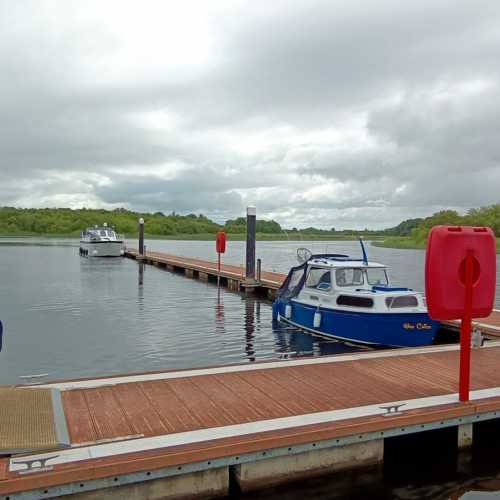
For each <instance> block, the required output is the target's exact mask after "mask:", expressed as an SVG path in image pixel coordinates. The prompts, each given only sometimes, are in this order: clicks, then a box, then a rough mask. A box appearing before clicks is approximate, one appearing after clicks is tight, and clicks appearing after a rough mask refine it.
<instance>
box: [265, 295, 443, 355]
mask: <svg viewBox="0 0 500 500" xmlns="http://www.w3.org/2000/svg"><path fill="white" fill-rule="evenodd" d="M287 305H290V306H291V311H290V310H289V313H291V314H289V315H288V317H287V315H286V312H287V311H286V306H287ZM316 312H319V313H320V315H321V319H320V322H319V326H315V323H314V314H315V313H316ZM273 315H274V317H275V318H277V319H279V320H280V321H284V322H287V323H290V324H292V325H294V326H297V327H299V328H303V329H305V330H308V331H310V332H313V333H316V334H318V335H323V336H326V337H334V338H337V339H340V340H346V341H349V342H356V343H358V344H369V345H380V346H391V347H417V346H423V345H429V344H431V343H432V341H433V340H434V337H435V336H436V333H437V330H438V329H439V323H438V322H437V321H434V320H432V319H431V318H430V317H429V315H428V314H426V313H359V312H350V311H343V310H338V309H330V308H322V307H320V308H318V307H314V306H310V305H306V304H302V303H300V302H297V301H293V300H283V299H278V300H276V301H275V302H274V304H273Z"/></svg>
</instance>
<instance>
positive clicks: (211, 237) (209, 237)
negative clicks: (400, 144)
mask: <svg viewBox="0 0 500 500" xmlns="http://www.w3.org/2000/svg"><path fill="white" fill-rule="evenodd" d="M226 234H227V239H228V240H229V241H245V240H246V234H244V233H226ZM79 237H80V235H79V234H75V233H70V234H38V233H16V234H0V240H1V239H2V238H5V239H7V238H53V239H57V238H72V239H78V238H79ZM137 237H138V235H137V234H125V238H126V239H137ZM145 238H146V239H149V240H199V241H215V234H213V233H198V234H183V233H178V234H170V235H158V234H147V233H146V234H145ZM358 238H359V236H358V235H355V234H354V235H338V236H337V235H331V234H325V235H324V234H312V233H311V234H302V235H297V233H294V232H290V233H287V234H285V233H277V234H276V233H257V240H258V241H298V242H300V241H356V240H358ZM364 238H365V239H367V240H370V241H371V240H379V239H381V238H383V236H379V235H369V236H364Z"/></svg>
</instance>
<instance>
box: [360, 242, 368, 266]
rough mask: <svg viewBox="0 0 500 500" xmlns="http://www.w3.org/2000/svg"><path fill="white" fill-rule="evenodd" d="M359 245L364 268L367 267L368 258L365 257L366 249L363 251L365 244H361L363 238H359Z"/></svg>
mask: <svg viewBox="0 0 500 500" xmlns="http://www.w3.org/2000/svg"><path fill="white" fill-rule="evenodd" d="M359 244H360V245H361V251H362V252H363V264H364V265H365V266H367V265H368V257H367V255H366V249H365V244H364V243H363V237H362V236H360V237H359Z"/></svg>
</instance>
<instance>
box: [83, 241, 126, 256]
mask: <svg viewBox="0 0 500 500" xmlns="http://www.w3.org/2000/svg"><path fill="white" fill-rule="evenodd" d="M80 255H83V256H85V257H120V256H122V255H123V242H122V241H97V242H88V241H80Z"/></svg>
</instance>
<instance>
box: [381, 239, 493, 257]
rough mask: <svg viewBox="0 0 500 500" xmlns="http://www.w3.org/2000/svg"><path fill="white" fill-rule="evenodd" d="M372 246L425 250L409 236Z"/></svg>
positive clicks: (422, 243) (385, 240)
mask: <svg viewBox="0 0 500 500" xmlns="http://www.w3.org/2000/svg"><path fill="white" fill-rule="evenodd" d="M372 244H373V246H376V247H381V248H398V249H401V250H425V245H426V242H425V241H424V242H419V241H415V240H414V239H412V238H411V237H409V236H390V237H386V238H384V239H382V240H377V241H374V242H373V243H372ZM496 244H497V254H500V238H496Z"/></svg>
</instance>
